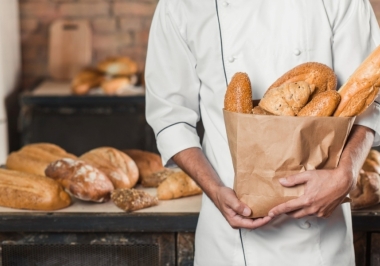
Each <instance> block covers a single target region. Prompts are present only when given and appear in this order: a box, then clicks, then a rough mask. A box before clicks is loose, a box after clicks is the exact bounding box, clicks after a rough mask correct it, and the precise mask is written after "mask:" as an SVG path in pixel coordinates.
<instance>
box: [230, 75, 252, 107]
mask: <svg viewBox="0 0 380 266" xmlns="http://www.w3.org/2000/svg"><path fill="white" fill-rule="evenodd" d="M252 108H253V105H252V89H251V81H250V80H249V77H248V75H247V74H246V73H242V72H238V73H236V74H235V75H234V76H233V77H232V79H231V82H230V84H228V87H227V91H226V95H225V97H224V109H225V110H226V111H230V112H235V113H244V114H250V113H252Z"/></svg>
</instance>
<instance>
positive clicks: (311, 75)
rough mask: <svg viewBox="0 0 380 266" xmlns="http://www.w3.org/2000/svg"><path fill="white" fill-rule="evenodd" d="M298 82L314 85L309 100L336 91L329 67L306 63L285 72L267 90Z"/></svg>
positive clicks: (335, 81) (335, 84) (334, 79)
mask: <svg viewBox="0 0 380 266" xmlns="http://www.w3.org/2000/svg"><path fill="white" fill-rule="evenodd" d="M299 81H305V82H307V83H309V84H314V85H315V90H314V92H313V94H312V95H311V98H314V97H315V96H316V95H317V94H318V93H321V92H323V91H327V90H336V86H337V83H338V81H337V77H336V75H335V73H334V71H333V70H332V69H331V68H330V67H328V66H326V65H324V64H321V63H318V62H308V63H303V64H300V65H298V66H296V67H294V68H293V69H291V70H289V71H288V72H286V73H285V74H284V75H282V76H281V77H280V78H278V79H277V80H276V81H275V82H274V83H273V84H272V85H271V86H270V87H269V88H268V90H272V89H274V88H277V87H280V86H282V85H283V84H287V83H294V82H299Z"/></svg>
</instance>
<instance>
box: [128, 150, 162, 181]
mask: <svg viewBox="0 0 380 266" xmlns="http://www.w3.org/2000/svg"><path fill="white" fill-rule="evenodd" d="M123 152H124V153H126V154H127V155H128V156H129V157H131V158H132V160H133V161H135V163H136V165H137V168H138V169H139V177H140V181H141V184H142V185H143V186H144V187H152V186H153V187H157V186H158V185H159V183H161V181H163V179H162V178H161V177H163V175H161V174H155V173H160V172H162V171H164V170H165V167H164V166H163V165H162V160H161V157H160V156H159V155H158V154H155V153H153V152H148V151H142V150H137V149H128V150H123Z"/></svg>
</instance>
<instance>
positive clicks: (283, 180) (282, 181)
mask: <svg viewBox="0 0 380 266" xmlns="http://www.w3.org/2000/svg"><path fill="white" fill-rule="evenodd" d="M278 181H280V183H286V178H280V179H279V180H278Z"/></svg>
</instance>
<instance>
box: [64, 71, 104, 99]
mask: <svg viewBox="0 0 380 266" xmlns="http://www.w3.org/2000/svg"><path fill="white" fill-rule="evenodd" d="M104 78H105V75H104V74H103V73H102V72H100V71H99V70H97V69H95V68H86V69H83V70H82V71H80V72H79V73H78V74H77V75H76V76H75V77H74V79H73V80H72V82H71V91H72V92H73V93H74V94H76V95H84V94H87V93H88V92H89V91H90V90H91V89H92V88H96V87H99V86H100V84H101V83H102V82H103V80H104Z"/></svg>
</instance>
